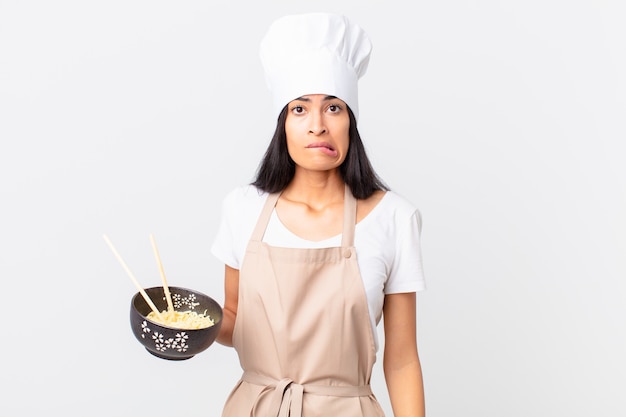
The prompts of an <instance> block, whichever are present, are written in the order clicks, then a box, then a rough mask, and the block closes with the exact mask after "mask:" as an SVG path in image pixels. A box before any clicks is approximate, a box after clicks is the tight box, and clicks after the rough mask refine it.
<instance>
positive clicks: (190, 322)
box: [146, 310, 215, 330]
mask: <svg viewBox="0 0 626 417" xmlns="http://www.w3.org/2000/svg"><path fill="white" fill-rule="evenodd" d="M146 318H148V319H150V320H152V321H153V322H155V323H157V324H160V325H163V326H166V327H173V328H176V329H187V330H191V329H204V328H207V327H211V326H213V325H214V324H215V321H214V320H213V319H212V318H211V316H209V315H207V313H206V310H205V312H204V313H196V312H195V311H176V310H174V311H170V310H163V311H162V312H161V317H160V318H159V316H157V315H156V314H155V312H154V311H151V312H150V314H148V315H147V316H146Z"/></svg>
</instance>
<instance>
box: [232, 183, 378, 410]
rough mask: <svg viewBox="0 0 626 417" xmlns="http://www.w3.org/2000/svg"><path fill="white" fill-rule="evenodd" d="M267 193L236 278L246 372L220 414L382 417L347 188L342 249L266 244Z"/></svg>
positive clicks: (238, 333)
mask: <svg viewBox="0 0 626 417" xmlns="http://www.w3.org/2000/svg"><path fill="white" fill-rule="evenodd" d="M278 197H279V193H276V194H271V195H269V196H268V198H267V202H266V203H265V207H264V208H263V211H262V212H261V215H260V217H259V220H258V222H257V225H256V228H255V230H254V232H253V234H252V237H251V239H250V242H249V243H248V247H247V251H246V256H245V257H244V260H243V264H242V266H241V270H240V275H239V304H238V310H237V319H236V322H235V328H234V330H233V345H234V347H235V349H236V350H237V353H238V355H239V361H240V363H241V367H242V369H243V370H244V373H243V376H242V378H241V380H240V381H239V383H238V384H237V385H236V386H235V388H234V389H233V391H232V392H231V394H230V396H229V397H228V400H227V401H226V405H225V407H224V411H223V414H222V416H223V417H276V416H280V417H288V416H290V417H322V416H324V417H329V416H336V417H383V416H384V413H383V411H382V409H381V407H380V405H379V404H378V402H377V400H376V398H375V397H374V395H373V394H372V391H371V389H370V385H369V382H370V376H371V373H372V366H373V365H374V361H375V360H376V349H375V346H374V337H373V334H372V326H371V324H370V318H369V313H368V306H367V298H366V295H365V289H364V286H363V282H362V280H361V275H360V273H359V267H358V264H357V259H356V251H355V248H354V227H355V222H356V200H355V199H354V197H353V196H352V194H351V193H350V191H349V189H348V187H346V192H345V199H344V226H343V234H342V243H341V247H335V248H321V249H293V248H282V247H272V246H269V245H267V244H266V243H263V242H262V240H263V234H264V233H265V229H266V227H267V224H268V222H269V219H270V216H271V214H272V211H273V210H274V206H275V205H276V202H277V200H278Z"/></svg>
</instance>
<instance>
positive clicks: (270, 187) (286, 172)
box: [252, 106, 389, 199]
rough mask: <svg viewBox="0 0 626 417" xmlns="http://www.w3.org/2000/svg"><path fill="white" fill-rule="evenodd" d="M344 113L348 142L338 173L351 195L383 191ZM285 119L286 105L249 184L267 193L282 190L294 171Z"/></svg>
mask: <svg viewBox="0 0 626 417" xmlns="http://www.w3.org/2000/svg"><path fill="white" fill-rule="evenodd" d="M348 115H349V117H350V129H349V132H348V135H349V137H350V144H349V146H348V154H347V155H346V159H345V160H344V161H343V163H342V164H341V165H340V166H339V173H340V174H341V177H342V179H343V181H344V182H345V183H346V184H347V185H348V187H350V191H352V195H354V197H355V198H358V199H366V198H368V197H370V196H371V195H372V194H373V193H374V192H375V191H377V190H384V191H387V190H389V187H387V185H385V183H384V182H383V181H382V180H381V179H380V177H379V176H378V174H376V172H375V171H374V168H373V167H372V164H371V163H370V160H369V159H368V157H367V153H366V152H365V146H364V145H363V141H362V140H361V135H359V131H358V129H357V127H356V118H355V117H354V113H352V110H350V108H349V107H348ZM286 120H287V106H285V107H284V108H283V110H282V111H281V112H280V115H279V116H278V121H277V123H276V130H275V131H274V136H273V137H272V140H271V142H270V144H269V146H268V147H267V150H266V151H265V155H264V156H263V159H262V160H261V163H260V164H259V168H258V169H257V172H256V178H255V180H254V181H253V182H252V185H254V186H256V187H257V188H259V189H261V190H263V191H265V192H268V193H275V192H279V191H282V190H284V189H285V188H286V187H287V185H288V184H289V183H290V182H291V180H292V179H293V176H294V175H295V172H296V164H295V162H294V161H293V159H291V157H290V156H289V152H288V150H287V133H286V132H285V121H286Z"/></svg>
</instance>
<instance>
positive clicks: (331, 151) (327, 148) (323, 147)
mask: <svg viewBox="0 0 626 417" xmlns="http://www.w3.org/2000/svg"><path fill="white" fill-rule="evenodd" d="M307 149H319V150H320V151H322V152H323V153H325V154H326V155H329V156H337V150H336V149H335V148H333V147H332V146H331V145H330V144H329V143H327V142H315V143H311V144H309V145H307Z"/></svg>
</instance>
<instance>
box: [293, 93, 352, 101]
mask: <svg viewBox="0 0 626 417" xmlns="http://www.w3.org/2000/svg"><path fill="white" fill-rule="evenodd" d="M332 100H339V101H341V102H342V103H343V101H342V100H341V99H340V98H337V97H335V96H329V95H326V94H306V95H303V96H300V97H298V98H296V99H294V100H292V102H293V101H302V102H305V103H312V102H326V101H332Z"/></svg>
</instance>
